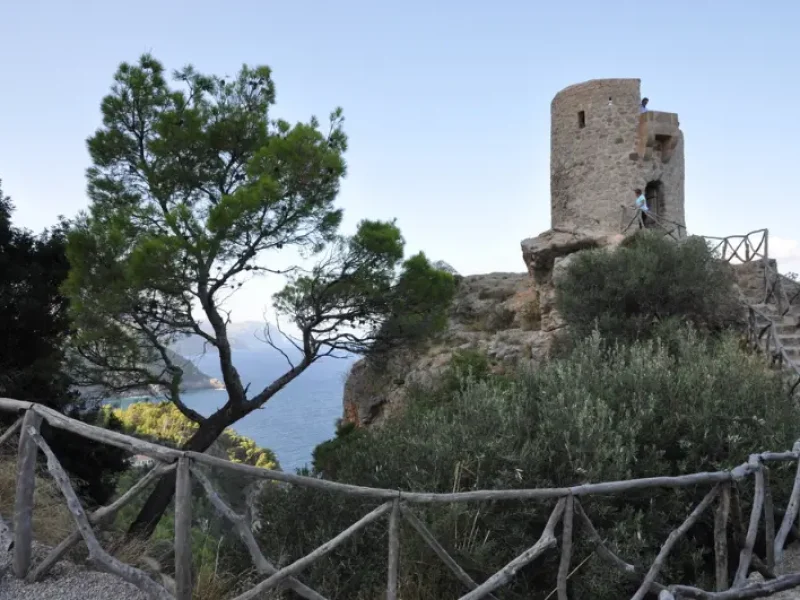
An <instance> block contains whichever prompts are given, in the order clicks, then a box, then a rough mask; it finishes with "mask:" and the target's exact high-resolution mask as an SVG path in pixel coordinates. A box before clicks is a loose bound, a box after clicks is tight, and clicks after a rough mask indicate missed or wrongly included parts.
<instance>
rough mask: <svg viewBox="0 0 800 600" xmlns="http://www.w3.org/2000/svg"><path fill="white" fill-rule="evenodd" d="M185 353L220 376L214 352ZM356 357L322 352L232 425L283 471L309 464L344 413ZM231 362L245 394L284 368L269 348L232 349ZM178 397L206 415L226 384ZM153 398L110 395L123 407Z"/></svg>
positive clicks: (222, 398) (214, 407) (223, 395)
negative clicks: (347, 383)
mask: <svg viewBox="0 0 800 600" xmlns="http://www.w3.org/2000/svg"><path fill="white" fill-rule="evenodd" d="M186 358H188V359H190V360H191V361H192V362H193V363H194V364H196V365H197V367H198V368H199V369H200V370H201V371H202V372H203V373H205V374H206V375H209V376H210V377H215V378H217V379H220V380H221V379H222V373H221V372H220V368H219V360H218V358H217V355H216V353H212V352H208V353H207V354H206V355H204V356H200V357H191V356H187V357H186ZM356 360H357V358H356V357H348V358H331V357H325V358H321V359H320V360H318V361H317V362H316V363H314V364H313V365H311V366H310V367H309V368H308V369H306V371H305V372H303V373H302V374H301V375H300V376H299V377H298V378H297V379H295V380H294V381H292V382H291V383H290V384H289V385H287V386H286V387H285V388H284V389H283V390H281V391H280V392H278V393H277V394H276V395H275V396H274V397H273V398H272V399H271V400H269V402H267V403H266V404H265V405H264V406H263V407H262V408H260V409H258V410H255V411H253V412H252V413H250V414H249V415H247V416H246V417H245V418H244V419H242V420H240V421H239V422H238V423H236V424H235V425H234V426H233V427H232V429H233V430H234V431H236V432H237V433H238V434H240V435H244V436H246V437H249V438H251V439H252V440H253V441H255V442H256V444H258V445H259V446H261V447H262V448H269V449H270V450H272V451H273V452H274V453H275V455H276V456H277V457H278V461H279V462H280V465H281V468H282V469H283V470H284V471H288V472H294V471H295V470H296V469H299V468H302V467H304V466H310V463H311V453H312V452H313V450H314V448H315V447H316V446H317V445H318V444H320V443H322V442H324V441H326V440H329V439H330V438H332V437H333V436H334V434H335V431H336V420H337V419H339V418H340V417H341V416H342V393H343V391H344V382H345V379H346V377H347V373H348V372H349V370H350V367H351V366H352V364H353V362H355V361H356ZM233 364H234V365H235V366H236V369H237V370H238V371H239V375H240V376H241V378H242V382H243V383H244V384H245V385H248V384H250V389H249V392H248V395H249V396H253V395H255V394H256V393H258V392H259V391H261V389H263V388H264V387H266V386H268V385H269V384H270V383H272V382H273V381H274V380H275V379H276V378H277V377H279V376H280V375H281V374H282V373H284V372H285V371H286V370H287V369H288V363H287V362H286V359H285V358H284V357H283V356H281V355H280V354H279V353H278V352H275V351H273V350H267V349H265V350H234V352H233ZM182 398H183V401H184V402H185V403H186V404H187V405H188V406H189V407H191V408H193V409H195V410H196V411H198V412H199V413H200V414H202V415H204V416H206V415H209V414H211V413H213V412H214V411H215V410H217V409H218V408H220V407H221V406H222V405H223V404H225V402H226V400H227V395H226V393H225V391H224V390H200V391H196V392H187V393H184V394H183V396H182ZM153 400H154V399H153V398H148V397H146V396H143V397H136V398H126V399H125V400H114V401H111V402H110V404H113V405H115V406H122V407H125V406H127V405H129V404H131V403H132V402H147V401H153Z"/></svg>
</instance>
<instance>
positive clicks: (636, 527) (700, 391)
mask: <svg viewBox="0 0 800 600" xmlns="http://www.w3.org/2000/svg"><path fill="white" fill-rule="evenodd" d="M588 266H591V270H590V271H591V272H590V273H589V272H588V271H589V270H588ZM704 273H705V276H704V275H703V274H704ZM590 281H591V282H603V283H598V284H597V285H587V282H590ZM656 282H657V286H658V291H657V292H654V286H655V285H656ZM731 285H732V281H731V279H730V278H729V276H727V275H726V274H725V270H724V268H720V266H719V264H718V263H716V262H714V261H713V260H711V257H710V255H709V253H708V250H707V249H706V248H705V247H704V246H702V245H699V244H697V243H688V244H683V245H675V244H671V243H669V242H664V241H662V240H659V239H656V238H653V237H650V236H642V237H638V238H637V239H635V240H632V241H631V242H630V243H629V244H628V245H627V246H626V247H624V248H621V249H619V250H617V251H614V252H608V251H605V250H600V251H591V252H587V253H585V254H581V255H579V256H577V257H575V259H574V260H573V261H572V263H571V265H570V267H569V268H568V269H567V271H566V273H565V276H564V285H563V287H562V288H561V292H560V300H559V301H560V306H561V309H562V310H563V312H564V314H565V315H566V316H567V319H568V324H569V327H570V335H571V338H570V339H569V340H566V341H568V342H569V343H567V344H564V351H563V355H562V356H561V357H559V358H557V359H555V360H553V361H551V362H550V363H549V364H546V365H544V366H543V367H541V368H539V369H537V370H535V371H526V372H517V373H514V374H512V375H509V376H494V375H491V374H490V371H489V369H488V368H487V365H486V360H485V358H484V357H482V356H481V355H479V354H474V353H470V354H463V355H461V356H460V359H459V360H458V361H456V362H455V363H454V365H453V366H452V367H451V369H450V371H449V372H448V373H447V374H446V376H445V377H443V378H442V380H441V381H440V382H439V383H438V384H437V385H436V386H433V387H429V388H425V389H417V390H415V393H414V394H413V398H412V399H411V402H410V405H409V407H408V409H407V410H406V411H404V412H402V414H399V415H397V416H395V417H394V418H392V419H390V420H389V421H388V422H387V423H386V424H385V425H384V426H382V427H381V428H377V429H367V430H365V429H356V428H353V427H345V428H342V429H341V430H340V433H339V435H338V436H337V438H336V439H334V440H332V441H330V442H327V443H325V444H323V445H322V446H320V447H318V448H317V450H316V452H315V463H314V470H315V471H316V474H317V475H319V476H324V477H330V478H335V479H336V480H338V481H343V482H347V483H354V484H360V485H370V486H378V487H383V488H394V489H402V490H415V491H421V490H426V491H438V492H450V491H465V490H473V489H487V488H495V489H498V488H503V489H520V488H533V487H546V486H547V487H550V486H565V485H574V484H580V483H584V482H597V481H604V480H616V479H628V478H636V477H647V476H653V475H678V474H682V473H690V472H697V471H705V470H717V469H725V468H730V467H732V466H735V465H737V464H740V463H741V462H742V461H743V460H745V459H746V458H747V456H748V454H750V453H751V452H755V451H762V450H764V449H785V448H789V447H791V445H792V443H793V442H794V440H795V439H796V438H797V436H798V432H800V411H799V410H798V408H797V406H796V404H795V403H794V402H793V401H792V400H791V399H790V398H789V396H788V394H787V390H786V388H785V386H784V382H783V381H782V379H781V377H780V375H779V374H777V373H776V372H774V371H771V370H768V369H767V367H766V364H765V361H764V360H763V358H762V357H761V356H758V355H752V354H749V353H748V352H746V351H743V350H742V345H741V343H740V334H739V333H738V332H736V331H735V330H732V329H731V328H730V327H728V325H729V324H732V323H735V319H734V316H735V313H734V312H732V306H731V305H730V303H726V302H719V303H712V302H708V300H707V299H708V298H712V299H713V298H719V299H725V298H728V297H729V296H730V295H731V293H732V288H731ZM637 300H638V301H637ZM672 302H675V303H677V307H678V308H671V304H670V303H672ZM589 322H593V323H594V327H593V328H591V330H590V329H589V328H587V325H586V324H587V323H589ZM587 332H588V334H587ZM791 471H792V470H791V467H780V466H779V467H775V468H773V469H772V470H771V473H770V478H771V485H772V487H773V493H774V495H775V497H776V500H775V504H776V505H781V504H785V502H786V500H787V498H788V493H789V490H790V487H791V481H792V479H793V475H794V474H793V472H791ZM748 487H749V486H741V488H740V493H741V495H742V498H743V503H744V506H743V509H744V510H749V506H748V503H749V502H750V500H749V498H750V491H749V489H747V488H748ZM707 491H708V489H707V488H706V487H701V488H686V489H681V490H650V491H641V492H636V493H631V494H627V495H626V496H625V497H624V498H623V497H605V498H591V499H586V500H585V501H584V508H585V509H586V511H587V513H588V514H589V516H590V518H591V519H592V521H593V522H594V524H595V525H596V526H597V528H598V530H599V532H600V535H601V537H602V538H603V539H605V540H607V543H608V545H609V546H610V547H611V548H612V550H614V551H615V552H617V553H618V554H619V555H620V556H622V557H623V558H625V559H627V560H629V561H632V562H634V563H636V564H638V565H640V566H644V567H645V568H646V567H647V566H649V564H650V563H651V562H652V561H653V559H654V558H655V556H656V554H657V553H658V550H659V548H660V546H661V544H662V543H663V542H664V540H665V539H666V537H667V535H668V534H669V532H670V531H671V530H672V529H674V528H675V527H677V526H678V525H679V524H680V523H681V522H682V521H683V519H684V518H685V517H686V515H687V514H688V513H689V512H690V511H691V509H692V507H693V506H694V505H695V504H696V503H697V502H699V500H700V499H701V498H702V496H703V495H704V494H705V493H706V492H707ZM551 504H552V503H546V502H492V503H482V504H464V505H452V506H441V507H439V506H436V507H434V506H430V507H427V506H426V507H424V508H419V509H418V514H419V515H420V516H421V517H422V518H423V519H424V520H425V521H426V522H427V523H428V524H429V526H430V527H431V528H432V530H433V531H434V533H435V534H436V536H437V538H438V539H439V540H440V541H441V542H442V543H443V545H444V546H445V548H447V549H448V551H449V552H451V553H452V554H453V555H454V556H455V558H456V559H457V561H458V562H459V563H460V564H461V565H462V566H463V567H464V568H465V569H466V570H467V571H468V572H469V573H470V574H471V575H472V576H473V577H474V578H475V579H476V580H478V581H481V580H483V579H485V578H486V577H488V576H489V575H491V574H492V573H494V572H495V571H496V570H497V569H499V568H501V567H502V566H503V565H505V564H506V563H507V562H508V561H509V560H510V559H512V558H513V557H515V556H516V555H518V554H520V553H521V552H522V551H524V550H525V549H527V548H528V547H530V546H531V544H532V543H533V541H534V540H535V539H537V538H538V537H539V535H540V534H541V531H542V529H543V526H544V522H545V521H546V519H547V517H548V515H549V511H550V510H551V509H552V505H551ZM371 506H374V505H373V504H370V503H368V502H364V501H362V500H357V499H342V498H341V497H336V498H332V497H330V496H328V495H326V494H321V493H320V492H318V491H309V490H302V489H295V488H277V487H276V488H274V489H272V488H270V489H268V490H267V491H266V494H265V495H264V497H263V512H264V515H263V517H264V518H262V522H264V523H265V524H266V525H265V527H264V529H263V531H262V535H261V539H260V541H261V543H262V544H263V548H264V550H265V551H266V553H267V554H268V555H272V556H277V555H280V554H285V555H287V556H288V558H289V559H290V560H291V559H295V558H297V557H299V556H301V555H302V554H303V553H305V552H307V551H308V550H309V549H310V548H313V547H316V546H318V545H319V544H321V543H322V542H324V541H325V540H326V539H329V538H331V537H333V536H334V535H336V534H337V533H338V532H339V531H341V530H343V529H345V528H346V527H347V526H348V525H350V524H351V523H352V522H354V521H355V520H357V519H358V518H359V517H360V516H361V515H362V514H364V513H365V512H367V510H368V509H369V508H370V507H371ZM267 516H269V519H267V518H266V517H267ZM712 532H713V515H711V514H707V515H706V516H705V517H704V518H703V519H702V520H701V521H700V522H699V523H698V524H697V525H696V526H695V527H693V528H692V530H691V531H690V532H689V535H688V536H687V537H686V538H685V539H684V540H683V541H682V542H680V544H679V547H678V548H677V550H676V551H673V553H672V555H671V556H672V558H671V559H670V560H669V561H668V562H667V565H666V566H665V569H664V570H663V578H664V579H665V580H669V581H670V582H687V583H693V584H698V583H699V584H701V585H703V584H709V583H712V579H711V578H712V577H713V542H712ZM577 539H578V540H580V541H578V542H577V547H576V549H575V554H574V560H573V564H574V565H576V566H577V565H580V568H579V569H578V570H577V571H576V572H575V574H574V575H573V576H572V577H571V579H570V588H571V589H570V593H571V597H576V598H587V597H591V598H598V599H609V600H610V599H612V598H614V599H617V598H620V597H626V595H627V596H629V595H631V594H632V593H633V591H634V590H635V588H636V587H637V586H638V583H637V582H631V581H628V580H625V579H624V578H623V577H622V575H620V574H618V573H616V572H613V571H611V570H609V568H608V567H607V565H605V564H604V563H602V562H601V561H600V560H599V559H597V558H596V557H594V556H593V555H592V549H591V548H590V547H589V546H588V545H587V544H586V538H585V536H583V535H580V534H578V536H577ZM732 543H733V542H731V544H732ZM385 546H386V539H385V528H383V527H374V528H368V529H367V530H366V531H365V532H364V534H363V535H362V536H360V537H359V538H358V540H357V541H355V542H353V543H350V544H347V545H345V546H344V547H342V548H341V549H340V550H337V551H336V552H334V553H333V554H332V555H331V556H329V557H328V558H327V559H325V560H323V561H321V562H320V563H318V564H316V565H315V566H314V567H312V568H311V569H310V570H309V572H308V578H307V581H308V582H309V584H310V585H312V586H314V587H316V588H317V589H319V591H320V592H321V593H323V594H325V595H330V596H331V597H348V598H360V599H367V598H375V597H377V596H378V595H379V594H380V593H381V590H382V589H384V586H385V579H384V578H385V568H386V566H385V565H386V557H385ZM401 552H402V556H401V565H402V567H401V571H402V574H403V576H402V577H403V578H402V582H401V595H402V597H403V598H404V600H417V599H420V600H421V599H423V598H440V597H441V598H444V597H457V596H458V595H459V594H460V593H463V592H464V591H465V590H464V589H463V588H462V586H461V584H460V583H458V582H457V581H456V580H455V579H454V578H453V577H452V576H451V574H450V573H449V571H448V570H447V568H446V567H445V566H444V565H443V563H441V561H439V560H438V559H437V558H436V557H435V555H433V553H432V552H431V551H430V550H429V549H428V548H427V547H426V546H425V544H424V542H422V541H421V540H419V538H418V537H417V536H416V535H415V534H414V532H413V531H412V530H406V529H403V531H402V543H401ZM557 560H558V558H557V554H556V553H550V554H549V555H547V556H545V557H544V558H543V559H541V560H539V561H537V562H536V563H535V564H533V565H531V566H529V567H528V568H526V569H523V570H522V571H521V572H520V573H519V574H518V575H517V577H516V578H515V580H514V582H513V583H512V584H510V586H509V588H508V589H509V591H508V592H507V593H508V594H509V596H507V597H519V598H522V597H526V598H539V599H543V598H545V597H547V596H548V594H550V593H551V592H552V591H553V589H554V588H555V573H556V570H557Z"/></svg>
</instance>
